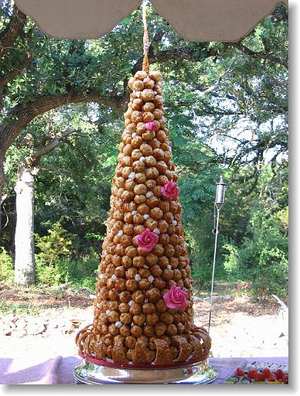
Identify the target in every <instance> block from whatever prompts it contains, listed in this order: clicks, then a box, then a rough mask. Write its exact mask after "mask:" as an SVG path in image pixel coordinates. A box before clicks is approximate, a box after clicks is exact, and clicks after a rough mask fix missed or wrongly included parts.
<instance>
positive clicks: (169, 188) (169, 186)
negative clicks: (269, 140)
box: [160, 181, 179, 199]
mask: <svg viewBox="0 0 300 396" xmlns="http://www.w3.org/2000/svg"><path fill="white" fill-rule="evenodd" d="M160 191H161V194H162V196H163V197H165V198H167V199H176V198H177V197H178V195H179V188H178V186H177V184H176V183H175V182H173V181H168V182H167V183H166V184H165V185H164V186H163V187H161V190H160Z"/></svg>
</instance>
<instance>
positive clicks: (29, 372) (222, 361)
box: [0, 356, 288, 385]
mask: <svg viewBox="0 0 300 396" xmlns="http://www.w3.org/2000/svg"><path fill="white" fill-rule="evenodd" d="M80 361H81V360H80V358H79V357H77V356H64V357H62V356H56V357H52V358H50V359H45V358H44V359H43V358H38V359H37V358H35V359H34V360H33V361H30V357H28V356H26V357H24V359H18V360H17V361H16V360H13V359H9V358H4V359H2V358H0V384H44V385H50V384H53V385H54V384H73V383H74V382H73V368H74V366H76V365H77V364H78V363H79V362H80ZM253 361H268V362H274V363H280V364H287V363H288V358H287V357H276V358H274V357H273V358H272V357H266V358H211V359H210V365H212V366H213V367H214V368H215V369H216V370H217V372H218V377H217V379H216V380H215V381H214V382H213V384H223V383H224V381H225V379H226V378H227V377H228V376H230V375H231V374H232V373H233V372H234V370H235V368H236V367H240V366H243V365H244V364H246V363H251V362H253Z"/></svg>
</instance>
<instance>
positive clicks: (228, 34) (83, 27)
mask: <svg viewBox="0 0 300 396" xmlns="http://www.w3.org/2000/svg"><path fill="white" fill-rule="evenodd" d="M15 2H16V4H17V6H18V7H19V8H20V10H21V11H23V12H24V13H25V14H27V15H30V16H31V17H32V18H33V19H34V20H35V21H36V22H37V24H38V25H39V26H40V29H41V30H43V31H44V32H46V33H48V34H49V35H51V36H54V37H59V38H71V39H87V38H97V37H101V36H103V35H104V34H105V33H107V32H109V31H110V30H112V29H113V27H114V26H115V25H117V24H118V23H119V22H120V21H121V20H122V18H124V17H126V16H127V15H128V14H130V13H131V12H132V11H133V10H134V9H136V8H138V7H139V6H140V4H141V0H15ZM151 2H152V4H153V6H154V7H155V9H156V11H157V12H158V13H159V14H160V15H161V16H163V17H164V18H165V19H166V20H167V21H168V22H169V23H170V24H171V25H173V27H174V28H175V29H176V31H177V32H178V33H179V35H180V36H182V37H183V38H185V39H187V40H193V41H237V40H239V39H240V38H241V37H243V36H245V35H246V34H247V33H248V32H249V31H250V30H251V29H252V28H253V27H254V26H255V25H256V24H257V23H258V22H259V21H260V20H261V19H262V18H264V17H265V16H266V15H268V14H270V13H271V12H272V10H273V9H274V8H275V6H276V5H277V4H278V3H285V4H287V0H283V1H280V0H152V1H151Z"/></svg>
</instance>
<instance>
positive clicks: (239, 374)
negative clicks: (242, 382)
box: [234, 367, 245, 377]
mask: <svg viewBox="0 0 300 396" xmlns="http://www.w3.org/2000/svg"><path fill="white" fill-rule="evenodd" d="M234 375H235V376H236V377H243V376H244V375H245V371H244V370H243V369H242V368H240V367H238V368H237V369H236V370H235V372H234Z"/></svg>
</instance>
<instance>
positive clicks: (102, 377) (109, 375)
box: [73, 360, 217, 385]
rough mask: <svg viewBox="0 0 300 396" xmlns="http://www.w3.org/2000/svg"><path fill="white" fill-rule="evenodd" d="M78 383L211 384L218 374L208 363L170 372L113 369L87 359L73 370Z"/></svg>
mask: <svg viewBox="0 0 300 396" xmlns="http://www.w3.org/2000/svg"><path fill="white" fill-rule="evenodd" d="M73 376H74V381H75V383H77V384H88V385H103V384H192V385H197V384H209V383H211V382H213V381H214V380H215V379H216V377H217V373H216V371H215V370H214V369H213V368H212V367H210V366H209V365H208V362H207V361H205V362H201V363H198V364H197V363H194V364H191V365H190V366H184V367H176V368H167V369H157V368H153V369H152V368H151V369H138V368H132V369H131V368H112V367H107V366H100V365H97V364H94V363H90V362H87V361H85V360H83V361H82V362H81V363H80V364H79V365H78V366H76V367H75V368H74V371H73Z"/></svg>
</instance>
